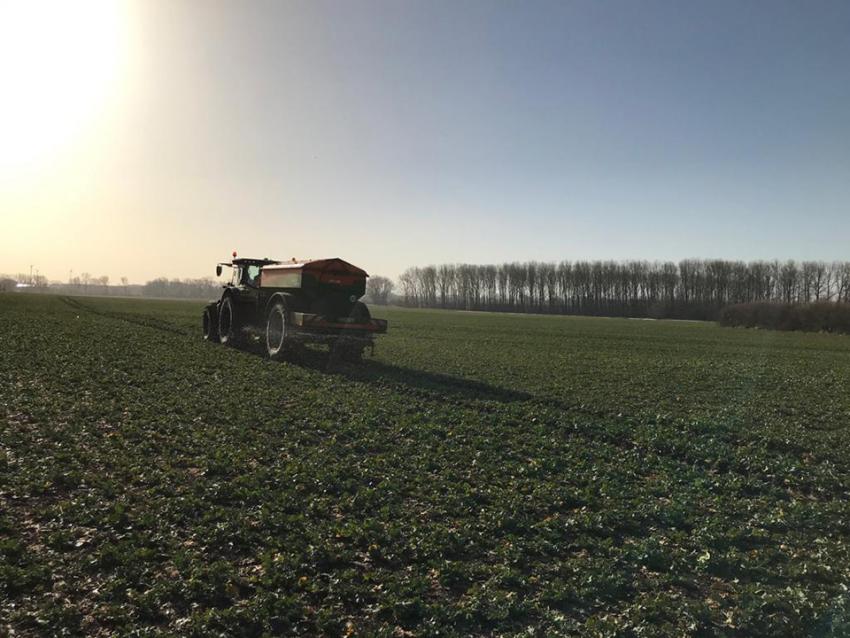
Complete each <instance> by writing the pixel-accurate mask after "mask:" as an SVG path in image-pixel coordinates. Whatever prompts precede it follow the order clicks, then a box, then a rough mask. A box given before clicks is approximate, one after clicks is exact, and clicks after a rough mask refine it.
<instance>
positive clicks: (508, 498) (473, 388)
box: [0, 294, 850, 636]
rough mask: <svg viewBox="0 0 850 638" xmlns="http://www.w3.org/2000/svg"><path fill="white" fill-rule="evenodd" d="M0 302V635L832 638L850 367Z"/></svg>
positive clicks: (848, 343) (640, 346) (598, 337)
mask: <svg viewBox="0 0 850 638" xmlns="http://www.w3.org/2000/svg"><path fill="white" fill-rule="evenodd" d="M201 308H202V305H201V304H195V303H187V302H165V301H162V302H157V301H132V300H103V299H62V298H58V297H47V296H45V297H41V296H35V295H33V296H27V295H20V294H19V295H11V294H8V295H0V406H2V410H3V420H2V421H0V633H2V632H3V627H4V626H5V627H6V628H7V629H10V630H14V631H15V632H16V634H18V635H61V634H68V635H73V634H94V635H112V634H118V635H128V634H131V633H132V634H133V635H139V636H152V635H174V634H178V635H197V636H207V635H227V636H262V635H268V636H272V635H316V634H323V635H352V636H353V635H383V636H414V635H416V636H426V635H443V636H453V635H457V636H466V635H488V636H489V635H524V636H528V635H532V636H537V635H539V636H550V635H575V636H587V635H590V636H593V635H598V636H609V635H618V636H642V635H670V636H684V635H693V636H702V635H721V636H758V635H761V636H778V635H789V636H794V635H810V634H814V635H822V636H840V635H847V634H848V632H850V593H848V590H847V586H848V584H850V533H848V529H850V471H849V470H850V437H848V431H849V430H848V428H849V427H850V338H847V337H840V336H830V335H819V334H790V333H777V332H770V331H749V330H738V329H728V328H719V327H717V326H714V325H711V324H705V323H689V322H652V321H630V320H624V319H590V318H570V317H541V316H512V315H498V314H478V313H463V312H441V311H427V310H419V311H417V310H400V309H379V308H373V314H375V315H376V316H380V317H383V318H387V319H389V321H390V331H389V334H387V335H386V336H385V337H381V338H380V339H379V340H378V346H377V353H376V356H375V358H373V359H369V360H367V361H366V362H365V363H364V364H363V365H361V366H349V365H344V364H336V363H335V362H334V361H332V360H330V361H329V359H328V357H327V356H326V355H324V354H322V353H321V352H318V351H308V352H307V353H305V354H303V355H302V356H301V358H300V359H299V360H298V361H297V362H294V363H274V362H270V361H267V360H265V359H263V358H262V357H260V356H257V355H256V354H252V353H248V352H240V351H235V350H231V349H227V348H225V347H222V346H218V345H212V344H207V343H204V342H203V341H202V340H201V337H200V312H201Z"/></svg>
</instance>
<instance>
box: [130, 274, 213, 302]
mask: <svg viewBox="0 0 850 638" xmlns="http://www.w3.org/2000/svg"><path fill="white" fill-rule="evenodd" d="M142 295H144V296H145V297H174V298H179V299H213V298H214V297H218V296H220V295H221V284H220V283H217V282H216V281H214V280H213V279H211V278H209V277H202V278H200V279H166V278H165V277H160V278H158V279H153V280H151V281H149V282H147V283H146V284H145V285H144V286H142Z"/></svg>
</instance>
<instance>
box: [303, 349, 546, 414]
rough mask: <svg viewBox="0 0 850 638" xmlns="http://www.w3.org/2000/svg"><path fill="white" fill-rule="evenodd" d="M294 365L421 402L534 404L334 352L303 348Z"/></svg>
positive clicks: (478, 385) (493, 389)
mask: <svg viewBox="0 0 850 638" xmlns="http://www.w3.org/2000/svg"><path fill="white" fill-rule="evenodd" d="M287 362H288V363H290V364H292V365H297V366H300V367H302V368H306V369H310V370H316V371H319V372H323V373H325V374H332V375H336V376H340V377H343V378H345V379H347V380H349V381H357V382H360V383H368V384H372V385H376V386H385V387H392V388H393V389H394V390H396V391H402V392H406V393H408V394H412V395H414V396H417V397H420V398H426V399H431V400H438V401H446V400H448V401H455V402H461V403H468V402H479V401H496V402H499V403H514V402H525V401H532V400H534V399H535V398H536V397H535V396H534V395H533V394H530V393H528V392H522V391H518V390H510V389H508V388H502V387H499V386H495V385H490V384H488V383H484V382H482V381H476V380H474V379H464V378H462V377H453V376H451V375H448V374H441V373H438V372H426V371H425V370H417V369H415V368H405V367H402V366H396V365H392V364H388V363H382V362H380V361H376V360H374V359H370V358H368V357H364V359H363V361H362V362H360V363H348V362H345V361H342V360H340V359H339V358H338V357H336V356H335V355H334V353H333V352H331V353H328V352H327V351H322V350H314V349H311V348H303V349H302V350H301V351H300V352H298V353H295V354H293V355H292V356H290V357H289V358H288V359H287Z"/></svg>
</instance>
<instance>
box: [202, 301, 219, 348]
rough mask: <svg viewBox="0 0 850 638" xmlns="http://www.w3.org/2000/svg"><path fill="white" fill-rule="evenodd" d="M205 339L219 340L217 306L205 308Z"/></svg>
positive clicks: (214, 341) (215, 341)
mask: <svg viewBox="0 0 850 638" xmlns="http://www.w3.org/2000/svg"><path fill="white" fill-rule="evenodd" d="M204 341H210V342H212V343H217V342H218V316H217V313H216V312H215V306H211V307H209V306H208V307H207V308H204Z"/></svg>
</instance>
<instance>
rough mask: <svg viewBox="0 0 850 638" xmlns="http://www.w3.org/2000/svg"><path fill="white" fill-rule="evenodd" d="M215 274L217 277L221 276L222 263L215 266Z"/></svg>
mask: <svg viewBox="0 0 850 638" xmlns="http://www.w3.org/2000/svg"><path fill="white" fill-rule="evenodd" d="M215 276H216V277H221V264H218V265H217V266H216V267H215Z"/></svg>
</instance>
